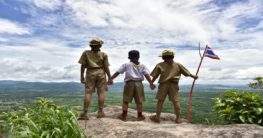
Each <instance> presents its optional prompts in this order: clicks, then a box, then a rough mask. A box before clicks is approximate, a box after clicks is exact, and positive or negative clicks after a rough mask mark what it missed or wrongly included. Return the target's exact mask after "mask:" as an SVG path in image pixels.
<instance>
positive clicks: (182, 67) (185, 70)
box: [179, 64, 191, 76]
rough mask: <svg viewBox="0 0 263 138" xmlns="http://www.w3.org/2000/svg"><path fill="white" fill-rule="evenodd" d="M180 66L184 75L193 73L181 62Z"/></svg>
mask: <svg viewBox="0 0 263 138" xmlns="http://www.w3.org/2000/svg"><path fill="white" fill-rule="evenodd" d="M179 67H180V72H181V74H183V75H184V76H190V74H191V73H190V72H189V71H188V70H187V69H186V68H185V67H184V66H183V65H182V64H179Z"/></svg>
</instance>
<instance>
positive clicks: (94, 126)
mask: <svg viewBox="0 0 263 138" xmlns="http://www.w3.org/2000/svg"><path fill="white" fill-rule="evenodd" d="M104 112H105V114H106V117H105V118H101V119H97V118H96V113H90V114H89V117H90V120H87V121H82V120H81V121H79V125H80V127H81V128H82V129H83V130H84V131H85V133H86V135H87V136H88V137H99V138H158V137H163V138H184V137H186V138H188V137H189V138H191V137H194V138H204V137H208V138H210V137H211V138H263V127H261V126H258V125H251V124H235V125H219V126H207V125H196V124H187V123H186V121H185V120H183V123H182V124H175V123H174V118H175V115H173V114H169V113H162V119H161V123H160V124H157V123H154V122H152V121H151V120H149V116H150V115H151V114H150V113H144V115H145V116H146V120H144V121H136V117H137V112H136V111H135V110H133V109H129V112H128V121H127V122H123V121H121V120H119V119H118V118H117V117H118V115H119V114H120V113H121V112H122V110H121V107H117V106H116V107H106V108H105V109H104ZM85 126H86V127H85Z"/></svg>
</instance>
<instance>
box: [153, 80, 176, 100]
mask: <svg viewBox="0 0 263 138" xmlns="http://www.w3.org/2000/svg"><path fill="white" fill-rule="evenodd" d="M178 91H179V87H178V82H165V83H161V84H160V85H159V87H158V92H157V95H156V97H155V98H156V99H158V100H165V98H166V96H167V95H168V96H169V100H170V101H179V99H178Z"/></svg>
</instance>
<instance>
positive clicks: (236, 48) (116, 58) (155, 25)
mask: <svg viewBox="0 0 263 138" xmlns="http://www.w3.org/2000/svg"><path fill="white" fill-rule="evenodd" d="M94 37H98V38H101V39H102V40H103V41H104V45H103V47H102V51H104V52H106V53H107V54H108V58H109V62H110V70H111V73H112V74H113V73H114V72H115V71H116V70H117V69H118V68H119V67H120V66H121V65H122V64H123V63H126V62H129V60H128V58H127V55H128V51H130V50H139V51H140V54H141V58H140V62H141V63H142V64H144V65H146V66H147V67H148V68H149V70H150V71H152V70H153V68H154V67H155V65H156V64H157V63H159V62H162V59H161V58H160V57H158V55H159V54H160V53H161V52H162V51H163V50H165V49H172V50H173V51H175V61H176V62H179V63H181V64H183V65H184V66H185V67H186V68H187V69H188V70H189V71H190V72H191V73H192V74H195V73H196V70H197V67H198V64H199V62H200V56H199V48H198V44H199V43H200V46H201V52H203V50H204V48H205V46H206V45H208V46H210V47H211V48H212V49H213V51H214V52H215V53H216V54H217V55H218V56H219V57H220V60H213V59H210V58H204V61H203V63H202V66H201V68H200V71H199V74H198V76H199V79H198V80H197V81H196V83H197V84H225V85H230V84H231V85H232V84H233V85H239V84H248V83H249V82H251V81H252V80H253V78H255V77H257V76H263V60H262V54H263V52H262V50H263V44H262V40H263V1H262V0H154V1H153V0H0V65H1V68H0V80H19V81H32V82H34V81H41V82H68V81H75V82H79V77H80V75H79V74H80V65H79V64H78V60H79V58H80V55H81V54H82V52H83V51H84V50H88V49H90V48H89V46H88V44H89V41H90V40H91V39H92V38H94ZM123 76H124V75H121V76H120V77H118V78H117V79H116V80H115V82H119V81H123ZM192 81H193V80H192V79H191V78H189V77H182V78H181V82H180V84H191V83H192Z"/></svg>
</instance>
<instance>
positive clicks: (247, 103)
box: [213, 90, 263, 126]
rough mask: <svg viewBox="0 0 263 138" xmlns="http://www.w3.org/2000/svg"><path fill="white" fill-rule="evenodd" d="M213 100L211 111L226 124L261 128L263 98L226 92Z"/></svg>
mask: <svg viewBox="0 0 263 138" xmlns="http://www.w3.org/2000/svg"><path fill="white" fill-rule="evenodd" d="M214 100H215V105H214V106H213V111H215V112H217V114H218V115H219V117H223V118H224V119H225V120H226V121H227V122H229V123H253V124H259V125H261V126H263V97H262V96H260V94H259V93H255V92H244V91H233V90H227V91H225V92H224V93H223V95H222V97H221V98H214Z"/></svg>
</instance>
